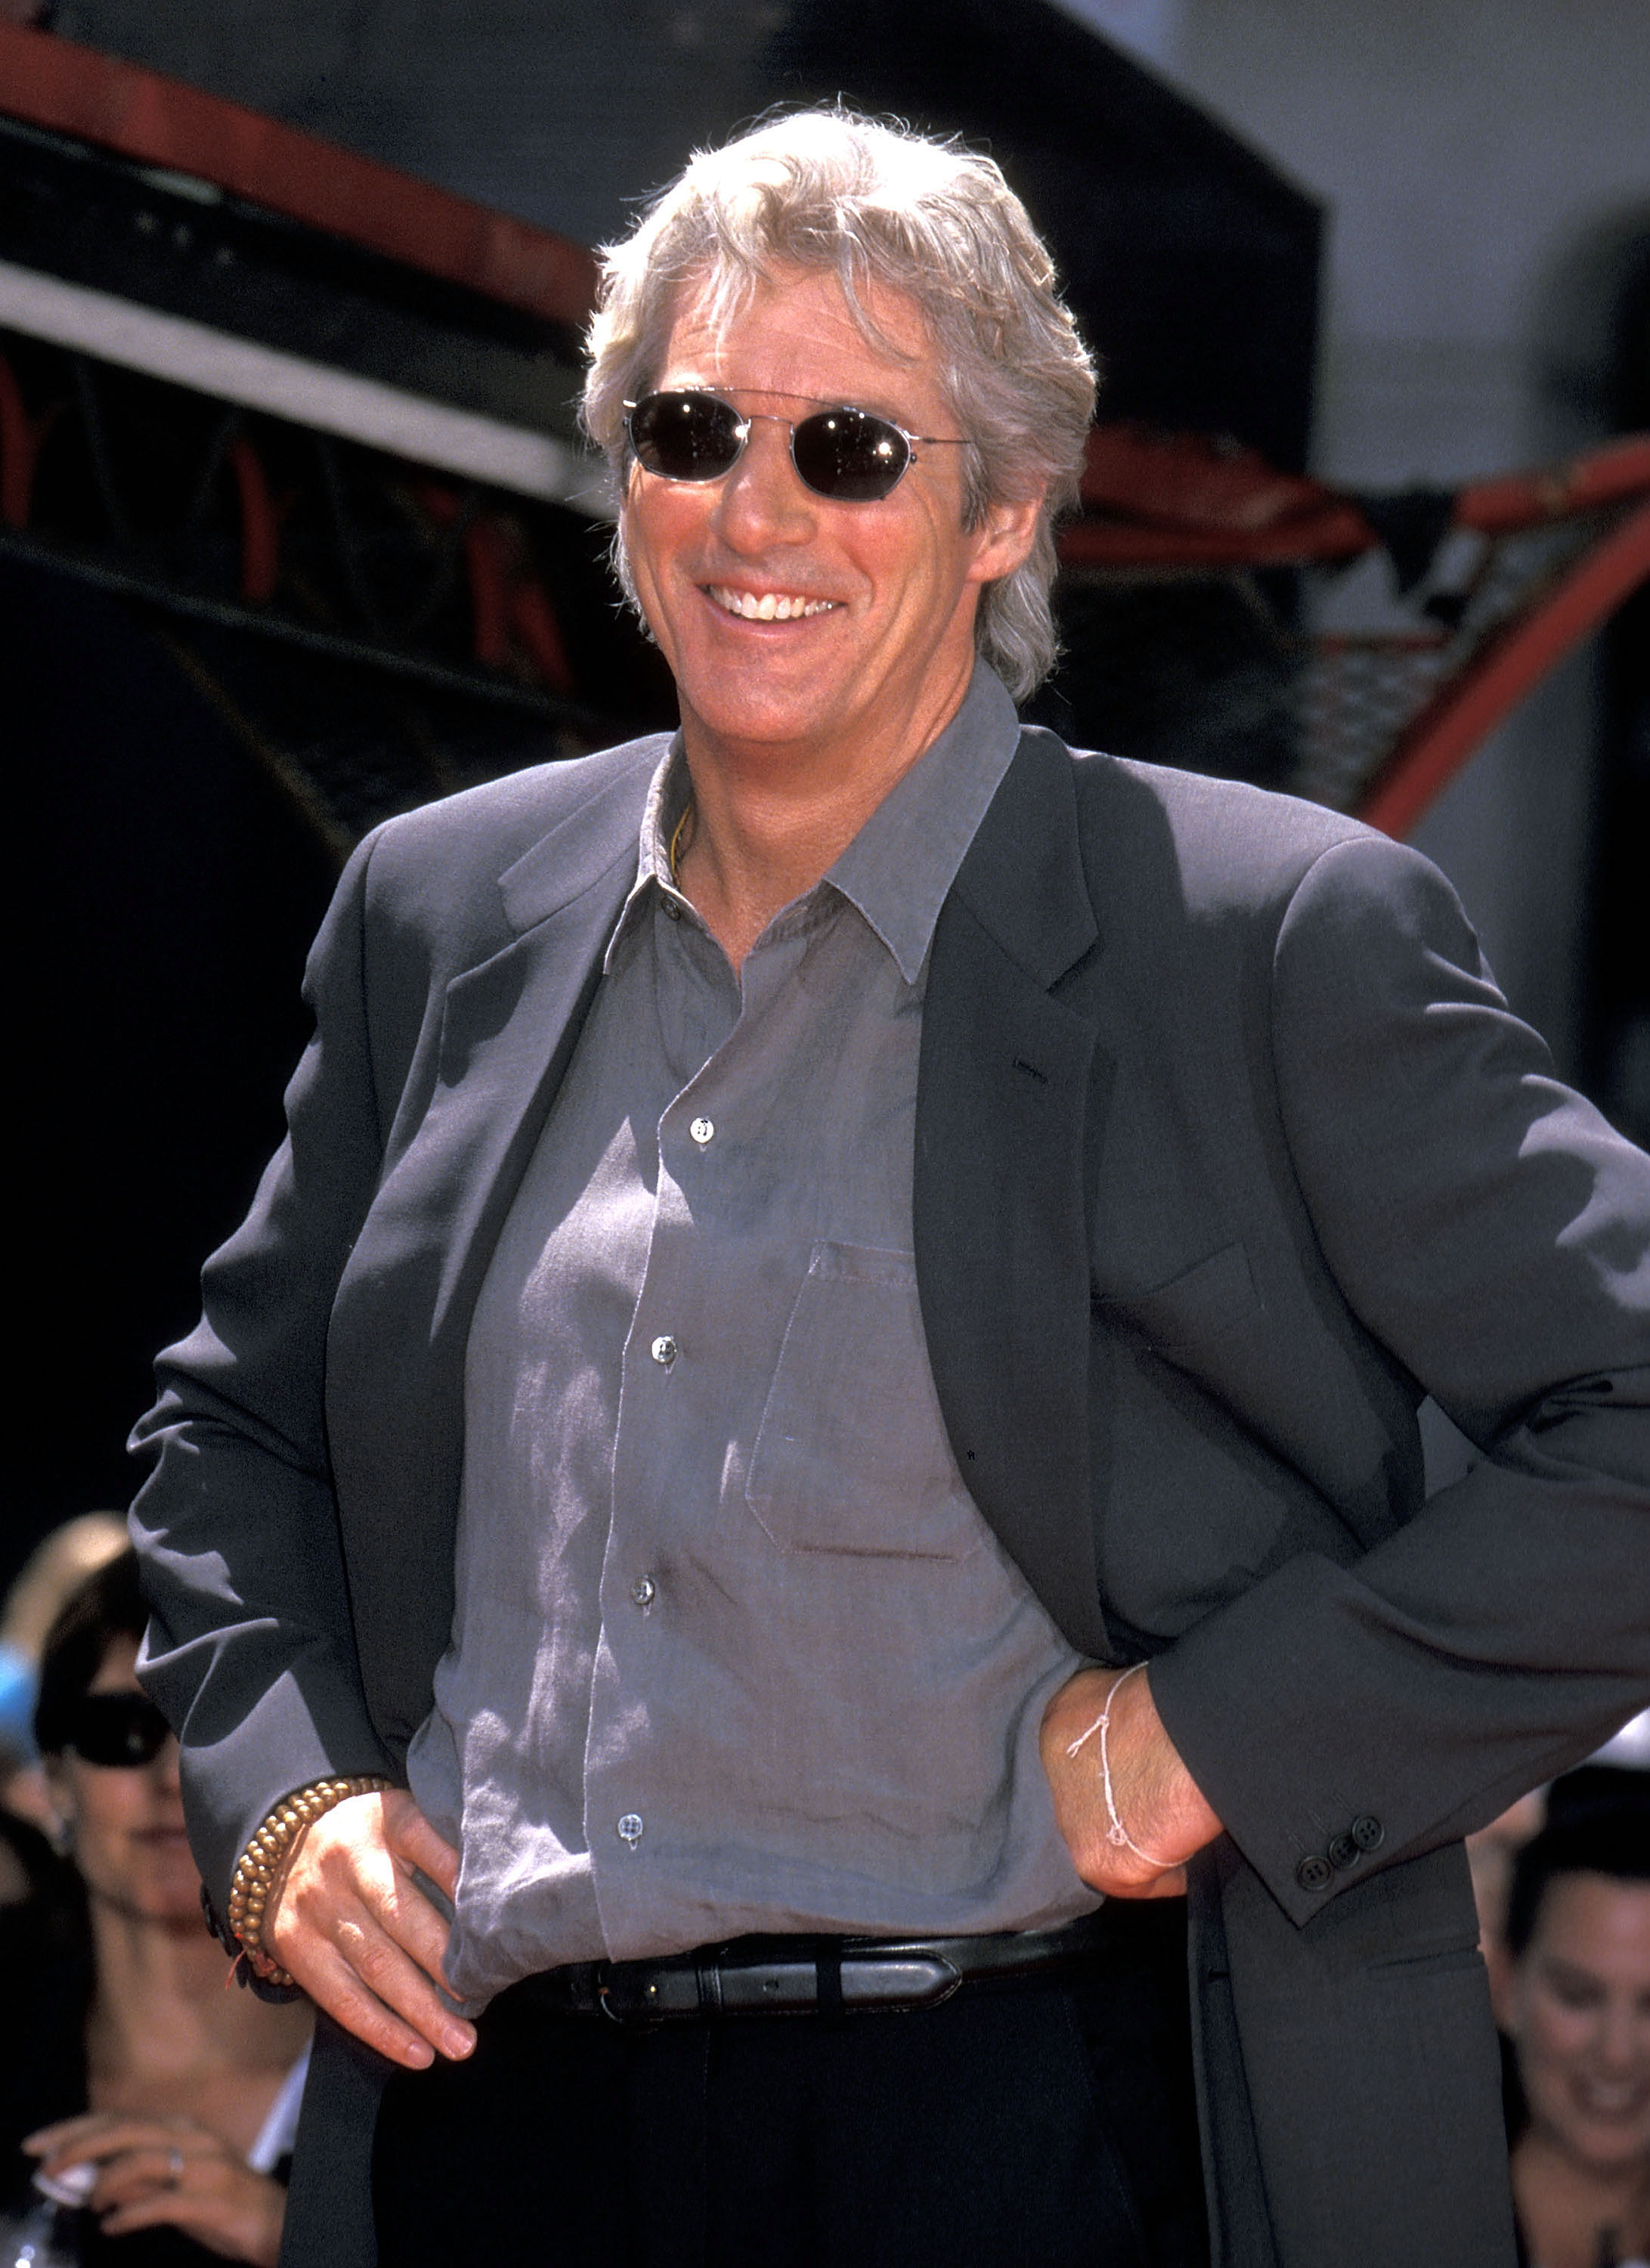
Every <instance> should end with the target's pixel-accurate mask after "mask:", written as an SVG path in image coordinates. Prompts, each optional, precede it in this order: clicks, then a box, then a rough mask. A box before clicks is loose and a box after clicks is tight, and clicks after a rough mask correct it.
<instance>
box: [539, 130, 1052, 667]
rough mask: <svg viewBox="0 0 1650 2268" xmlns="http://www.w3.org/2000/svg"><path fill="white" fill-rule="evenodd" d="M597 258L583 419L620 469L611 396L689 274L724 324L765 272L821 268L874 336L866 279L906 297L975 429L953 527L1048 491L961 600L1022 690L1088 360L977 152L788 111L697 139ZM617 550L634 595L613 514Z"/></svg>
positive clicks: (620, 436) (1046, 642) (1035, 244)
mask: <svg viewBox="0 0 1650 2268" xmlns="http://www.w3.org/2000/svg"><path fill="white" fill-rule="evenodd" d="M601 262H602V272H601V289H600V297H599V299H598V302H597V307H596V313H595V314H594V316H593V318H592V320H591V325H590V334H589V349H590V357H591V367H590V373H589V377H588V379H587V380H586V387H585V400H584V420H585V426H586V431H587V432H588V433H589V435H590V437H591V438H592V439H593V441H594V442H595V443H596V445H597V446H598V447H599V448H600V449H602V450H603V451H605V453H606V454H607V457H608V462H609V463H610V464H611V465H612V467H613V468H614V471H615V474H616V475H618V477H619V478H620V480H621V482H622V480H623V478H624V475H626V473H627V472H628V470H629V464H628V455H629V440H628V437H627V435H626V432H625V427H624V405H625V403H626V402H627V401H636V400H637V399H639V397H640V396H641V395H643V394H645V393H647V392H648V390H649V388H650V387H652V383H653V380H654V379H655V376H656V375H657V372H658V371H659V366H660V364H661V362H662V360H663V357H664V352H665V347H666V343H667V339H668V336H669V332H670V327H671V323H672V321H673V320H674V314H675V310H676V307H677V305H678V303H679V298H680V294H681V290H682V288H683V286H684V285H688V284H695V285H702V286H703V287H705V288H706V290H707V293H708V298H709V312H710V313H711V318H712V320H715V321H717V322H718V323H721V324H727V323H729V322H731V321H733V320H735V319H736V318H737V316H738V314H739V313H740V309H741V308H742V307H743V306H746V305H748V302H749V299H750V297H751V295H752V293H753V292H754V291H755V289H756V288H757V286H758V285H759V284H763V283H766V282H769V281H770V280H771V279H772V278H773V276H775V274H776V273H777V271H779V270H781V269H787V268H790V269H798V268H800V269H824V270H826V271H828V272H829V273H831V274H834V275H835V276H836V279H837V281H838V282H839V283H840V284H841V285H842V289H843V294H844V296H845V297H846V298H847V301H848V305H849V307H850V308H851V311H852V313H853V314H854V316H855V318H856V320H858V323H859V325H860V328H861V329H862V330H863V331H864V332H865V334H866V337H867V339H868V340H870V342H872V343H873V345H874V346H876V347H877V348H878V349H879V350H880V351H882V352H884V353H888V352H891V351H893V348H892V343H891V342H890V341H888V339H887V338H885V337H884V336H882V335H880V333H879V332H878V331H877V329H876V328H875V326H874V325H873V323H872V321H871V319H870V317H869V315H868V314H867V313H866V308H865V305H864V295H865V290H866V285H867V284H881V285H884V286H887V287H890V288H892V289H893V290H895V291H900V292H902V293H903V294H904V295H905V296H906V297H907V298H910V299H912V300H914V301H915V303H916V304H917V307H918V309H919V310H920V311H921V313H922V315H923V317H924V321H925V323H926V326H927V329H928V334H929V338H930V342H931V343H932V347H933V349H934V350H935V355H936V360H937V362H938V365H939V376H940V382H941V385H942V387H943V388H944V391H945V393H946V395H947V400H948V401H949V403H950V406H951V408H952V409H953V411H954V413H955V416H956V418H957V421H958V431H960V432H961V433H962V434H964V435H965V436H966V437H967V438H968V440H969V448H968V450H967V451H966V453H965V459H966V466H967V470H966V473H965V476H964V504H963V512H964V523H965V525H966V526H968V527H978V526H979V525H980V523H981V521H982V519H983V517H984V514H985V511H986V507H987V506H988V505H989V504H992V503H995V502H998V501H1006V500H1010V499H1013V498H1019V497H1026V496H1028V495H1032V494H1035V492H1036V490H1038V489H1039V488H1040V487H1041V488H1043V489H1044V490H1045V491H1046V502H1045V504H1044V508H1043V511H1042V514H1041V516H1040V518H1039V520H1038V525H1037V534H1036V539H1035V542H1034V543H1033V545H1032V549H1031V552H1030V555H1029V556H1028V558H1027V560H1026V562H1025V563H1024V564H1023V566H1021V567H1020V569H1019V570H1018V571H1016V572H1015V573H1014V574H1013V575H1007V576H1005V577H1004V578H1002V579H1001V580H1000V581H998V582H995V583H991V584H988V585H986V586H985V588H984V590H983V592H982V593H981V597H980V604H979V610H978V613H977V614H976V618H975V643H976V647H977V649H978V651H979V652H980V653H981V655H982V656H983V659H985V660H986V661H988V662H989V663H990V664H991V666H992V667H993V668H994V669H995V670H996V671H997V673H998V675H999V676H1000V677H1001V679H1002V680H1003V682H1004V683H1005V685H1006V686H1007V688H1008V689H1009V691H1010V693H1012V694H1013V696H1014V698H1015V699H1016V700H1017V701H1023V700H1025V699H1026V698H1027V697H1028V695H1030V694H1031V693H1033V692H1035V689H1036V688H1037V687H1038V686H1039V685H1040V684H1041V683H1042V680H1043V678H1044V677H1046V676H1047V674H1048V673H1049V671H1050V668H1051V667H1052V666H1053V665H1054V659H1055V655H1056V652H1057V639H1056V637H1055V631H1054V619H1053V615H1052V613H1051V611H1050V590H1051V588H1052V585H1053V582H1054V573H1055V555H1054V534H1053V523H1054V520H1055V519H1057V516H1058V515H1059V513H1060V512H1063V511H1064V510H1066V509H1068V508H1069V507H1070V506H1071V505H1072V504H1074V503H1075V502H1076V498H1077V482H1078V475H1079V470H1080V468H1081V464H1082V456H1083V442H1084V438H1085V436H1086V433H1087V431H1088V427H1089V423H1090V421H1091V419H1092V418H1093V416H1094V386H1095V375H1094V363H1093V361H1092V360H1091V359H1090V357H1089V354H1088V351H1087V350H1086V348H1085V346H1084V344H1083V342H1082V340H1081V339H1080V338H1079V336H1078V334H1077V327H1076V325H1075V324H1074V323H1073V322H1072V318H1071V315H1070V313H1068V312H1067V310H1066V308H1065V307H1064V305H1063V304H1062V302H1061V300H1060V298H1059V297H1058V294H1057V291H1056V289H1055V273H1054V263H1053V261H1051V260H1050V257H1049V254H1048V252H1047V250H1046V249H1045V248H1044V247H1043V244H1042V240H1041V239H1040V238H1039V237H1038V235H1037V232H1036V231H1035V229H1034V228H1033V226H1032V225H1031V221H1030V218H1029V217H1028V214H1027V212H1026V209H1025V207H1024V206H1023V205H1022V204H1021V203H1020V199H1019V198H1018V197H1017V196H1016V195H1014V193H1013V190H1012V189H1011V188H1009V186H1008V184H1007V182H1006V181H1005V180H1004V179H1003V176H1002V173H1001V171H1000V169H999V168H998V166H996V165H994V164H993V162H992V161H991V158H983V157H980V156H979V155H977V154H976V152H975V151H970V150H965V149H963V148H961V146H960V145H959V144H957V143H955V142H954V141H948V142H935V141H931V140H929V139H927V138H926V137H924V136H922V135H918V134H913V133H911V132H910V131H909V130H908V129H905V128H903V127H901V126H897V125H885V124H883V123H881V122H879V121H877V120H874V119H870V118H862V117H860V116H858V115H857V114H855V113H853V112H851V111H848V110H844V109H841V108H833V109H825V110H799V111H794V112H792V113H791V114H788V115H787V116H784V117H781V118H777V119H771V120H770V121H768V122H766V123H764V124H762V125H761V126H758V127H757V128H756V129H755V130H754V131H753V132H751V133H749V134H746V135H743V136H740V139H739V140H737V141H735V142H730V143H729V144H727V145H726V148H724V149H720V150H706V151H699V152H698V153H697V155H696V157H695V158H693V160H692V162H691V163H690V164H689V166H688V168H687V171H686V172H685V173H683V174H682V175H681V178H680V179H679V180H677V181H675V182H674V184H673V185H672V186H671V187H670V188H668V189H667V190H666V191H665V193H664V194H663V195H662V196H660V197H659V199H658V201H657V202H656V203H654V204H653V205H652V207H651V208H650V209H649V210H648V211H647V213H646V214H645V217H643V219H642V221H641V223H640V224H639V225H638V226H637V228H636V230H635V231H634V232H633V233H632V234H631V235H630V236H628V237H627V238H625V239H624V240H623V241H622V243H619V244H613V245H608V246H607V247H605V248H604V249H603V251H602V254H601ZM614 564H615V568H616V570H617V571H618V575H619V579H620V581H621V583H622V585H623V587H624V590H625V593H626V595H627V596H628V597H629V598H630V601H631V603H632V604H635V602H636V589H635V585H634V583H633V581H632V580H631V577H630V568H629V564H628V562H627V561H626V559H625V556H624V545H623V536H622V529H621V533H620V534H619V536H618V538H617V539H616V540H615V546H614Z"/></svg>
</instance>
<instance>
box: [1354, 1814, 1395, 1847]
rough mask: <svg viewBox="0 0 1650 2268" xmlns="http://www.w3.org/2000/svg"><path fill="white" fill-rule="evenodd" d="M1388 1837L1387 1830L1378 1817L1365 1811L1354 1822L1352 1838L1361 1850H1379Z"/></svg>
mask: <svg viewBox="0 0 1650 2268" xmlns="http://www.w3.org/2000/svg"><path fill="white" fill-rule="evenodd" d="M1386 1839H1387V1830H1386V1829H1385V1828H1384V1827H1383V1826H1382V1825H1381V1822H1380V1821H1379V1820H1378V1819H1374V1818H1372V1817H1371V1815H1370V1814H1369V1813H1368V1812H1365V1813H1364V1814H1363V1815H1362V1816H1361V1818H1358V1819H1354V1820H1353V1822H1352V1840H1353V1842H1354V1843H1356V1844H1357V1845H1358V1847H1359V1850H1360V1851H1379V1850H1380V1848H1381V1845H1382V1844H1383V1843H1384V1842H1385V1841H1386Z"/></svg>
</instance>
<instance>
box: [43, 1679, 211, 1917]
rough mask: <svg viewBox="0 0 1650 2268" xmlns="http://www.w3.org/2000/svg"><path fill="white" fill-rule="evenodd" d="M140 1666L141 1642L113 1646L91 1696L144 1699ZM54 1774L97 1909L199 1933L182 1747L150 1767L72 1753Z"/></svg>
mask: <svg viewBox="0 0 1650 2268" xmlns="http://www.w3.org/2000/svg"><path fill="white" fill-rule="evenodd" d="M136 1661H137V1640H136V1638H114V1639H112V1640H111V1641H110V1644H109V1646H108V1649H107V1653H105V1654H104V1657H103V1661H102V1663H101V1665H100V1666H99V1670H98V1674H97V1675H96V1676H95V1677H94V1678H93V1679H92V1683H91V1684H90V1686H89V1687H88V1688H87V1689H86V1690H87V1691H88V1692H92V1693H136V1692H137V1691H138V1690H140V1689H139V1686H138V1683H137V1678H136ZM48 1771H49V1775H50V1778H51V1782H52V1786H53V1793H54V1794H55V1799H56V1800H57V1803H58V1806H59V1808H60V1810H61V1811H62V1812H63V1815H64V1816H65V1818H66V1819H67V1820H68V1822H69V1823H70V1833H71V1838H72V1852H73V1857H74V1861H75V1864H76V1866H77V1867H78V1868H79V1870H80V1873H81V1874H82V1876H83V1877H84V1879H85V1885H86V1889H87V1890H88V1892H89V1893H90V1894H91V1896H92V1903H93V1904H94V1906H95V1905H98V1904H102V1905H104V1906H107V1907H112V1908H114V1910H115V1911H117V1912H119V1913H122V1914H123V1915H125V1916H126V1917H128V1918H129V1919H133V1920H138V1921H148V1922H157V1923H159V1924H161V1925H163V1926H173V1927H175V1926H187V1927H188V1929H189V1930H190V1931H191V1932H192V1933H193V1932H194V1931H195V1930H198V1928H199V1926H200V1920H201V1904H200V1899H201V1878H200V1875H199V1874H198V1873H197V1871H196V1869H195V1860H194V1859H193V1857H192V1856H191V1855H190V1851H189V1845H188V1837H187V1836H186V1834H185V1832H184V1826H183V1798H182V1795H181V1793H180V1789H179V1786H178V1744H177V1742H176V1741H175V1740H173V1739H170V1738H168V1739H167V1740H166V1742H164V1743H163V1745H162V1747H161V1749H160V1750H159V1752H158V1754H157V1755H156V1756H153V1757H152V1758H151V1760H150V1762H149V1763H148V1764H136V1765H125V1764H122V1765H116V1764H88V1763H87V1762H86V1760H85V1757H84V1756H77V1754H76V1753H75V1752H74V1750H73V1749H65V1750H64V1751H63V1754H62V1755H61V1756H54V1757H52V1758H51V1759H50V1760H49V1763H48Z"/></svg>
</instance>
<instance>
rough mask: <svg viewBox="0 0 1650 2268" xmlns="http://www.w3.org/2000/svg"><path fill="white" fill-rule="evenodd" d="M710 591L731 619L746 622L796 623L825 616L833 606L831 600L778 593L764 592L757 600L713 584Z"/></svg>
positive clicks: (752, 594) (753, 595)
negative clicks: (738, 618)
mask: <svg viewBox="0 0 1650 2268" xmlns="http://www.w3.org/2000/svg"><path fill="white" fill-rule="evenodd" d="M710 590H711V597H712V598H713V599H714V600H716V603H717V605H718V607H726V609H727V611H728V613H729V614H730V615H742V616H743V617H744V619H745V621H746V622H797V621H799V620H800V619H801V618H802V617H803V616H805V615H828V614H829V612H830V611H831V608H832V607H833V606H834V604H835V603H836V602H835V600H830V599H795V598H786V597H783V596H782V595H781V594H780V593H778V592H777V591H764V592H763V593H762V596H761V598H758V597H757V596H756V595H755V592H753V591H732V590H729V589H728V587H727V585H726V584H723V583H712V584H711V586H710Z"/></svg>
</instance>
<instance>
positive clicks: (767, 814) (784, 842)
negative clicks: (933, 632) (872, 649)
mask: <svg viewBox="0 0 1650 2268" xmlns="http://www.w3.org/2000/svg"><path fill="white" fill-rule="evenodd" d="M973 666H974V658H973V652H972V648H971V647H970V649H969V655H968V658H967V666H965V667H964V668H962V669H961V672H960V673H956V674H954V677H953V680H952V681H949V682H947V684H946V685H945V687H944V688H943V690H942V691H941V692H940V693H939V696H938V697H936V698H933V699H932V700H930V701H929V702H927V703H925V704H924V708H923V711H922V712H921V713H920V714H914V715H912V716H911V717H910V718H905V719H903V720H902V725H901V727H900V729H898V730H897V731H894V732H890V733H887V734H885V735H883V736H881V737H880V739H879V740H875V741H873V742H871V743H870V744H868V745H862V746H856V747H852V748H847V749H844V748H841V747H836V746H835V745H832V746H829V747H825V746H814V745H805V746H800V747H785V748H782V749H780V748H775V747H773V746H771V745H770V744H766V743H762V744H755V745H753V746H751V747H744V746H741V745H740V744H737V743H730V742H728V741H726V740H723V739H722V738H721V737H720V736H719V735H716V734H712V733H709V732H707V731H706V730H705V729H704V727H703V725H701V724H700V723H699V721H698V719H697V718H694V717H692V716H690V715H689V713H688V711H686V709H685V708H684V711H683V714H682V743H683V747H684V748H685V750H686V753H687V759H688V770H689V774H690V776H691V777H692V780H693V816H692V819H691V821H689V825H688V827H687V828H686V829H685V830H684V833H683V836H682V849H681V857H680V859H679V862H678V865H677V873H676V880H677V883H678V887H680V888H681V891H682V893H683V895H685V896H686V897H687V898H688V899H689V901H690V902H691V903H692V904H693V905H694V906H695V907H696V909H697V910H698V912H699V914H700V915H701V916H702V917H703V920H704V923H705V925H706V927H707V928H708V929H709V930H710V932H711V935H712V936H713V937H714V938H715V939H716V940H717V942H718V944H719V945H720V946H721V947H722V949H723V951H724V952H725V953H726V955H727V957H728V959H729V961H731V962H732V964H733V968H735V969H738V968H740V967H741V966H742V964H743V962H744V959H745V956H746V954H748V952H749V951H750V948H751V946H753V945H754V944H755V941H756V939H758V938H759V937H760V936H761V934H762V931H763V930H764V929H765V928H766V927H767V925H768V924H769V923H770V921H771V920H772V918H773V917H774V915H775V914H777V912H778V910H779V909H780V908H781V906H786V905H789V904H790V903H791V902H792V899H793V898H798V897H800V896H801V895H803V893H804V892H805V891H807V890H811V889H812V888H813V887H814V884H815V883H816V882H817V881H818V880H820V878H821V875H823V874H825V873H829V870H830V868H831V867H832V866H833V865H835V864H836V860H837V859H838V858H840V857H841V856H842V854H843V851H845V850H846V849H847V848H848V845H849V844H850V843H851V842H852V841H853V839H854V837H855V836H857V835H858V832H859V830H860V828H862V827H863V826H864V825H865V823H866V820H868V819H869V818H870V816H871V814H872V813H873V811H875V810H876V809H877V807H878V806H879V805H880V803H881V802H882V801H883V799H884V798H885V797H886V796H887V795H888V793H889V792H890V791H891V790H892V789H893V788H894V787H895V785H896V784H898V782H899V781H900V780H901V779H902V778H903V777H904V776H905V774H906V773H907V772H908V771H910V769H911V766H912V765H913V764H914V763H915V762H917V758H918V757H919V756H921V755H924V752H925V751H926V750H927V749H929V748H931V747H932V746H933V744H934V742H935V741H936V740H938V739H939V735H940V734H941V733H943V732H944V731H945V729H946V727H947V725H949V724H950V722H951V720H952V718H954V716H955V715H956V713H957V711H958V710H959V709H960V708H961V706H962V702H963V698H964V696H965V695H966V694H967V692H968V689H969V679H970V677H971V676H972V674H973Z"/></svg>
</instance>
